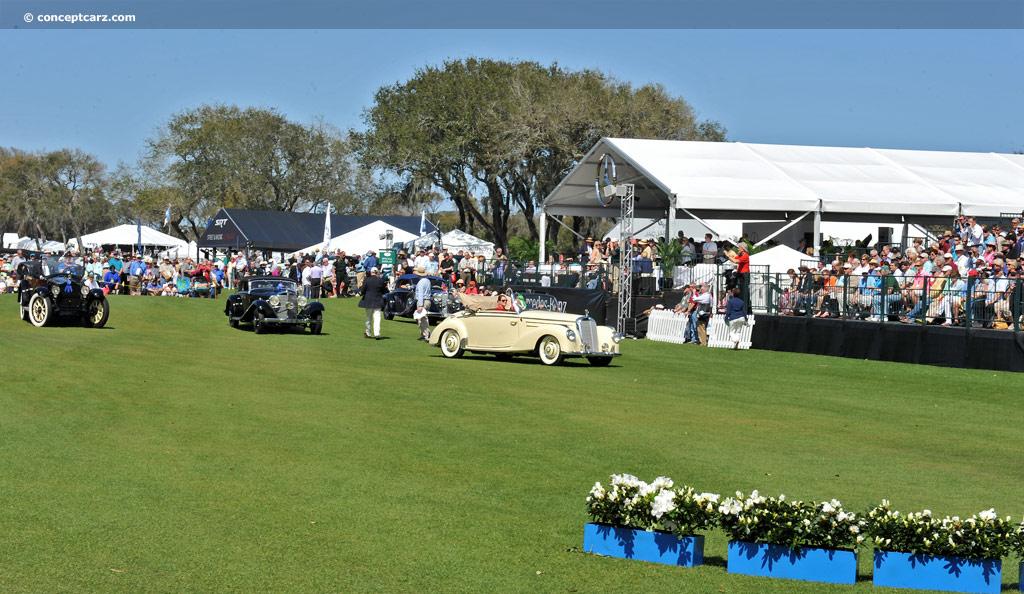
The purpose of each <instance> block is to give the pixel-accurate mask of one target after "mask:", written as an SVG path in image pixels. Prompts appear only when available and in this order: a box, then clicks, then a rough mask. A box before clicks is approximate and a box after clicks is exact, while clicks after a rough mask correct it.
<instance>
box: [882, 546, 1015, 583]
mask: <svg viewBox="0 0 1024 594" xmlns="http://www.w3.org/2000/svg"><path fill="white" fill-rule="evenodd" d="M1002 581H1003V562H1002V560H1000V559H992V560H982V559H968V558H966V557H950V556H946V555H922V554H917V555H911V554H910V553H893V552H890V551H877V550H876V551H875V572H874V584H875V585H876V586H888V587H890V588H918V589H921V590H944V591H946V592H978V593H979V594H980V593H987V592H993V593H997V592H999V588H1000V586H1001V585H1002Z"/></svg>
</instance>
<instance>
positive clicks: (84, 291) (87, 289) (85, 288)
mask: <svg viewBox="0 0 1024 594" xmlns="http://www.w3.org/2000/svg"><path fill="white" fill-rule="evenodd" d="M88 294H89V287H87V286H86V285H82V297H85V296H86V295H88Z"/></svg>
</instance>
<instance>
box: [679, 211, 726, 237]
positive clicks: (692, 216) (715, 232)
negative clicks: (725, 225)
mask: <svg viewBox="0 0 1024 594" xmlns="http://www.w3.org/2000/svg"><path fill="white" fill-rule="evenodd" d="M679 210H681V211H683V212H685V213H686V214H687V216H689V217H690V218H691V219H693V220H695V221H697V222H698V223H700V224H701V225H704V226H705V227H706V228H707V229H708V231H711V233H712V234H714V235H716V236H718V237H721V236H722V234H721V233H719V232H718V231H715V230H714V229H712V228H711V225H709V224H708V222H707V221H705V220H704V219H702V218H700V217H698V216H697V215H695V214H693V213H692V212H690V211H688V210H686V209H685V208H680V209H679Z"/></svg>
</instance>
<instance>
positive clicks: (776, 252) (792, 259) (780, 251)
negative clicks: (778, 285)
mask: <svg viewBox="0 0 1024 594" xmlns="http://www.w3.org/2000/svg"><path fill="white" fill-rule="evenodd" d="M813 259H814V258H813V257H812V256H807V255H805V254H801V253H800V252H798V251H796V250H794V249H793V248H791V247H787V246H784V245H777V246H775V247H773V248H771V249H767V250H765V251H763V252H758V253H756V254H754V255H752V256H750V265H751V266H767V267H768V272H769V273H770V274H776V273H778V274H785V273H786V271H787V270H789V269H790V268H792V269H793V270H796V269H797V268H799V267H800V263H801V262H802V261H804V260H813Z"/></svg>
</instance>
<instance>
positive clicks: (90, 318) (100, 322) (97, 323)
mask: <svg viewBox="0 0 1024 594" xmlns="http://www.w3.org/2000/svg"><path fill="white" fill-rule="evenodd" d="M109 317H110V304H109V303H107V299H106V297H101V298H99V299H93V300H92V301H90V302H89V306H88V308H87V309H86V313H85V325H86V327H87V328H102V327H103V326H105V325H106V323H107V318H109Z"/></svg>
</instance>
